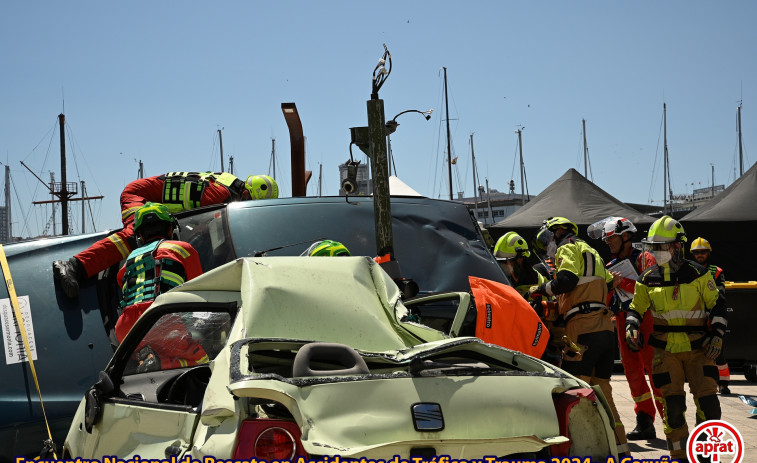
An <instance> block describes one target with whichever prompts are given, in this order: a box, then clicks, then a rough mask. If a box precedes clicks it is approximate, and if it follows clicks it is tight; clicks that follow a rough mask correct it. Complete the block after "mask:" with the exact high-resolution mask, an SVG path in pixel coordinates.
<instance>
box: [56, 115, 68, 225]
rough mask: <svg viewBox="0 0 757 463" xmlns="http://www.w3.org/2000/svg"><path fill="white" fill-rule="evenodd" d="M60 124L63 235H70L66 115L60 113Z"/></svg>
mask: <svg viewBox="0 0 757 463" xmlns="http://www.w3.org/2000/svg"><path fill="white" fill-rule="evenodd" d="M58 122H59V124H60V177H61V179H60V181H61V184H60V203H61V206H62V208H61V214H62V217H61V220H60V221H61V229H62V234H63V235H68V185H67V184H66V134H65V132H64V126H65V124H66V116H64V115H63V114H58Z"/></svg>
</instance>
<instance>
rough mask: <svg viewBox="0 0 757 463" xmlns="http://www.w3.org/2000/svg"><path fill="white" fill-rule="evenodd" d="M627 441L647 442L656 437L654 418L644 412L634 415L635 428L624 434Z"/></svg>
mask: <svg viewBox="0 0 757 463" xmlns="http://www.w3.org/2000/svg"><path fill="white" fill-rule="evenodd" d="M626 437H627V438H628V440H645V439H646V440H649V439H654V438H655V437H657V434H656V433H655V429H654V418H652V417H651V416H649V415H647V414H646V413H644V412H639V414H638V415H636V427H635V428H633V431H631V432H629V433H628V434H626Z"/></svg>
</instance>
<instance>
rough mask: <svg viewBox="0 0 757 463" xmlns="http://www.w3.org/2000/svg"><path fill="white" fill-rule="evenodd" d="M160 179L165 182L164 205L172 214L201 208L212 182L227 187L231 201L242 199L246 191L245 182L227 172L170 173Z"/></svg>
mask: <svg viewBox="0 0 757 463" xmlns="http://www.w3.org/2000/svg"><path fill="white" fill-rule="evenodd" d="M158 178H159V179H160V180H163V204H165V205H166V206H167V207H168V210H169V211H171V213H175V212H181V211H186V210H189V209H194V208H197V207H200V206H201V203H202V197H203V193H204V192H205V188H206V187H207V186H208V184H209V183H210V182H214V183H218V184H219V185H223V186H224V187H226V189H227V190H228V191H229V196H230V200H231V201H237V200H239V199H241V197H242V193H243V192H244V190H245V186H244V182H243V181H242V180H240V179H238V178H237V177H236V176H234V175H232V174H229V173H227V172H168V173H167V174H164V175H161V176H160V177H158Z"/></svg>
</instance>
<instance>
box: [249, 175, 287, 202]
mask: <svg viewBox="0 0 757 463" xmlns="http://www.w3.org/2000/svg"><path fill="white" fill-rule="evenodd" d="M244 187H245V188H247V191H249V192H250V198H252V199H275V198H278V197H279V185H278V184H277V183H276V180H274V179H273V177H270V176H268V175H250V176H249V177H247V181H245V182H244Z"/></svg>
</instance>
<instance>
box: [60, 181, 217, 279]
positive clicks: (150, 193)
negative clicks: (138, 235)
mask: <svg viewBox="0 0 757 463" xmlns="http://www.w3.org/2000/svg"><path fill="white" fill-rule="evenodd" d="M164 177H165V176H164V175H161V176H156V177H147V178H141V179H137V180H134V181H133V182H131V183H129V184H128V185H126V188H124V190H123V192H122V193H121V221H122V222H123V224H124V228H123V229H122V230H121V231H118V232H116V233H113V234H111V235H110V236H108V237H107V238H103V239H101V240H100V241H97V242H96V243H94V244H93V245H92V246H90V247H89V248H87V249H85V250H84V251H82V252H80V253H79V254H76V255H75V256H74V257H76V259H78V260H79V262H81V263H82V265H83V266H84V269H85V270H86V272H87V278H90V277H92V276H94V275H96V274H97V273H99V272H101V271H103V270H105V269H107V268H108V267H110V266H111V265H114V264H117V263H118V262H121V261H122V260H123V259H126V257H127V256H128V255H129V253H130V252H131V251H132V250H133V249H134V248H135V247H136V241H135V239H134V212H136V210H137V209H139V208H140V207H141V206H142V205H144V204H145V203H147V202H153V203H162V202H164V201H163V186H164V184H165V181H164V180H163V178H164ZM231 200H232V197H231V193H230V192H229V189H228V188H227V187H226V186H224V185H222V184H220V183H218V182H215V181H213V180H212V179H209V180H208V181H207V185H206V186H205V189H204V190H203V193H202V199H201V200H200V206H209V205H212V204H221V203H225V202H229V201H231Z"/></svg>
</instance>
